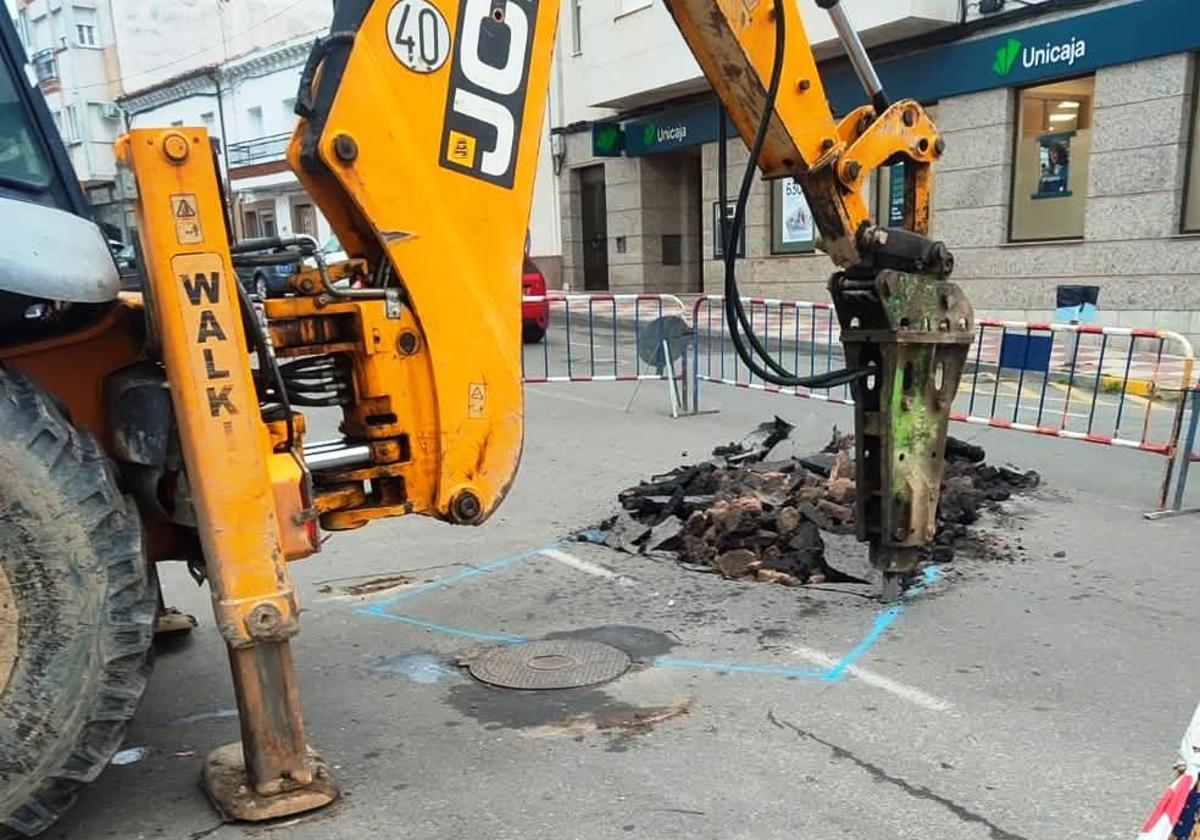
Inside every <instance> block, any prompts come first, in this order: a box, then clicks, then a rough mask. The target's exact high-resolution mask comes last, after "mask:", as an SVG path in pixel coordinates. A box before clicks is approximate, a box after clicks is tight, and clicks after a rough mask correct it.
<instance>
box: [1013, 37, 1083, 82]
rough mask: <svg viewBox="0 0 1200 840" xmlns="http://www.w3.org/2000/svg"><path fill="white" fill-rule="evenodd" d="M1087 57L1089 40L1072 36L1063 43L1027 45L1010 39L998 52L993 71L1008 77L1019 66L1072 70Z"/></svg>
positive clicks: (1028, 68)
mask: <svg viewBox="0 0 1200 840" xmlns="http://www.w3.org/2000/svg"><path fill="white" fill-rule="evenodd" d="M1086 57H1087V40H1086V39H1084V38H1078V37H1075V36H1074V35H1072V36H1071V39H1070V40H1069V41H1063V42H1061V43H1045V44H1033V43H1030V44H1026V43H1025V42H1023V41H1022V40H1021V39H1019V38H1009V39H1008V40H1007V41H1005V42H1004V44H1003V45H1002V46H1001V47H1000V48H999V49H998V50H996V58H995V61H994V62H993V63H992V70H993V72H995V73H996V75H997V76H1007V75H1008V74H1009V73H1011V72H1012V71H1013V68H1014V67H1016V66H1017V65H1018V64H1019V65H1020V66H1021V67H1023V68H1024V69H1026V70H1038V69H1043V68H1045V69H1053V68H1055V67H1063V68H1071V67H1074V66H1075V63H1076V62H1078V61H1082V60H1083V59H1085V58H1086Z"/></svg>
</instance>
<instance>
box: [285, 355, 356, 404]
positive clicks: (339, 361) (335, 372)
mask: <svg viewBox="0 0 1200 840" xmlns="http://www.w3.org/2000/svg"><path fill="white" fill-rule="evenodd" d="M279 369H280V373H281V374H282V376H283V382H284V386H285V387H286V388H287V394H288V399H290V400H291V402H292V405H297V406H305V407H310V408H320V407H325V406H338V405H347V404H349V403H350V402H351V401H352V399H353V396H354V393H353V387H352V379H351V373H350V366H349V364H347V362H346V360H345V358H344V357H343V356H342V355H341V354H336V353H326V354H324V355H321V356H308V357H305V358H303V359H293V360H292V361H289V362H284V363H282V364H281V365H280V366H279Z"/></svg>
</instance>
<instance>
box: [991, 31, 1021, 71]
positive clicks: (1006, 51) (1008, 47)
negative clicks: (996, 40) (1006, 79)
mask: <svg viewBox="0 0 1200 840" xmlns="http://www.w3.org/2000/svg"><path fill="white" fill-rule="evenodd" d="M1020 54H1021V42H1020V41H1018V40H1017V39H1016V38H1009V39H1008V42H1007V43H1006V44H1005V45H1004V46H1003V47H1001V48H1000V49H998V50H996V61H995V63H993V64H992V69H993V70H995V71H996V75H998V76H1007V75H1008V74H1009V73H1011V72H1012V69H1013V66H1014V65H1015V64H1016V63H1017V56H1018V55H1020Z"/></svg>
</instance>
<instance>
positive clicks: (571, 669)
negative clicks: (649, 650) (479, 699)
mask: <svg viewBox="0 0 1200 840" xmlns="http://www.w3.org/2000/svg"><path fill="white" fill-rule="evenodd" d="M629 665H630V661H629V655H628V654H627V653H625V652H624V651H622V650H618V649H617V648H615V647H610V646H609V645H602V644H600V643H598V642H580V641H574V640H570V639H562V640H548V641H541V642H526V643H524V644H519V645H510V646H508V647H504V648H498V649H496V650H491V651H488V652H487V653H485V654H483V655H482V656H479V657H477V658H476V659H474V660H472V661H471V664H470V666H469V670H470V672H471V676H473V677H474V678H475V679H477V680H479V681H480V682H485V683H488V684H489V685H495V686H500V687H501V688H520V689H548V688H579V687H580V686H585V685H596V684H597V683H602V682H608V681H609V680H613V679H616V678H617V677H619V676H621V675H622V674H624V673H625V672H626V671H627V670H629Z"/></svg>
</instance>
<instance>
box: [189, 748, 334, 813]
mask: <svg viewBox="0 0 1200 840" xmlns="http://www.w3.org/2000/svg"><path fill="white" fill-rule="evenodd" d="M308 763H309V767H310V769H311V770H312V774H313V778H312V782H311V783H310V784H308V785H304V786H301V785H299V784H296V785H295V786H294V787H285V789H284V790H282V791H280V792H279V793H276V794H272V795H269V796H265V795H263V794H260V793H258V792H257V791H255V790H254V788H253V787H252V786H251V785H250V783H249V781H248V780H247V778H246V763H245V758H244V756H243V754H242V745H241V743H240V742H238V743H233V744H226V745H225V746H223V747H217V748H216V749H215V750H213V751H212V752H211V753H209V754H208V758H207V759H205V762H204V775H203V784H204V792H205V793H207V794H208V798H209V799H210V800H212V803H213V807H215V808H216V809H217V811H218V812H219V813H220V814H221V817H222V818H223V819H226V820H231V821H232V820H240V821H245V822H262V821H263V820H274V819H279V818H280V817H290V816H293V815H295V814H303V813H306V812H308V811H315V810H317V809H318V808H324V807H325V806H326V805H328V804H330V803H331V802H333V801H334V800H335V799H337V798H338V797H339V796H340V795H341V790H340V789H339V788H338V784H337V781H336V780H335V779H334V777H333V773H332V772H331V771H330V769H329V767H328V765H326V764H325V762H324V761H322V760H321V757H320V756H319V755H317V754H316V753H315V752H313V750H312V748H309V750H308Z"/></svg>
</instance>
